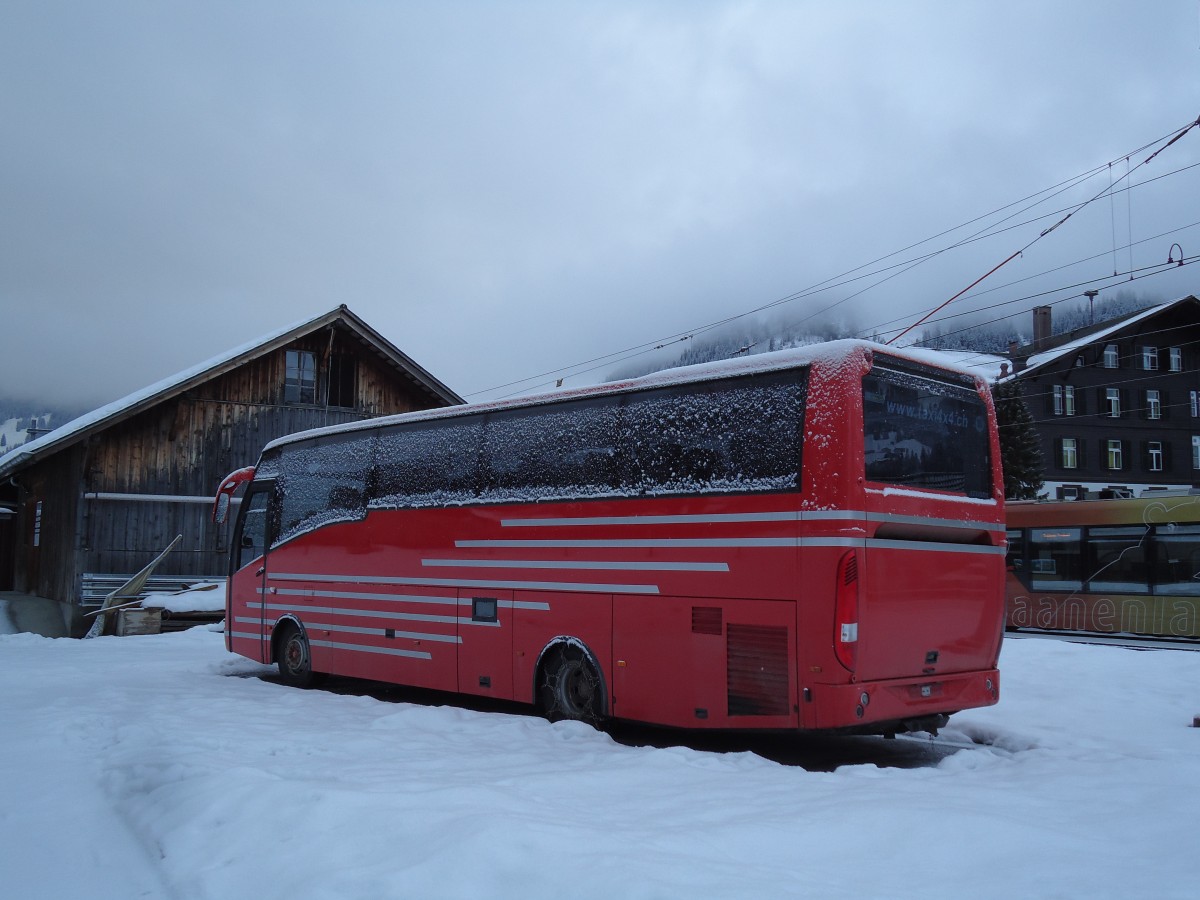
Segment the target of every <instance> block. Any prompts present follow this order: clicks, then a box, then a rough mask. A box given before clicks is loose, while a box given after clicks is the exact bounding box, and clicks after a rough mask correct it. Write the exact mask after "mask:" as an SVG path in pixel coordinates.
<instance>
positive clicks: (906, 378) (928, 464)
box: [863, 365, 992, 498]
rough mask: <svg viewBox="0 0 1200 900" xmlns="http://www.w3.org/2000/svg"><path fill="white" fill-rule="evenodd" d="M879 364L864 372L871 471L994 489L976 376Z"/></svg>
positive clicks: (885, 477)
mask: <svg viewBox="0 0 1200 900" xmlns="http://www.w3.org/2000/svg"><path fill="white" fill-rule="evenodd" d="M953 377H954V376H953V375H949V374H948V375H947V377H946V378H945V379H943V378H935V377H930V376H926V375H925V374H923V373H922V374H917V373H914V372H910V371H905V370H903V369H900V368H898V367H897V368H891V367H887V366H881V365H876V366H875V368H874V369H872V370H871V372H870V374H868V375H867V376H866V377H864V378H863V436H864V454H865V463H866V473H865V474H866V477H867V478H868V479H869V480H871V481H877V482H883V483H887V484H898V485H905V486H909V487H924V488H933V489H936V490H943V491H954V492H957V493H962V494H967V495H968V496H970V497H979V498H987V497H990V496H991V493H992V485H991V443H990V437H989V434H988V419H987V408H986V406H985V405H984V402H983V400H982V398H980V396H979V394H978V393H977V392H976V391H975V388H974V385H973V383H972V384H970V385H968V383H967V382H966V381H965V380H964V381H963V382H962V383H961V384H956V383H953V382H952V381H951V380H950V379H951V378H953Z"/></svg>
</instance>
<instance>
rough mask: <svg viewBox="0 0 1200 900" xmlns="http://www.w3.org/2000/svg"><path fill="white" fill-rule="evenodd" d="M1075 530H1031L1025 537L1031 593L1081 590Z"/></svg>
mask: <svg viewBox="0 0 1200 900" xmlns="http://www.w3.org/2000/svg"><path fill="white" fill-rule="evenodd" d="M1081 531H1082V530H1081V529H1079V528H1034V529H1032V530H1031V531H1030V535H1029V568H1030V573H1029V574H1030V580H1031V584H1032V586H1033V587H1034V588H1035V589H1040V590H1049V591H1077V590H1079V589H1080V588H1082V587H1083V554H1082V552H1081V551H1082V541H1081V540H1080V538H1081V537H1082V534H1081Z"/></svg>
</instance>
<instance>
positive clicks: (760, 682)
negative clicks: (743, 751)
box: [726, 623, 788, 716]
mask: <svg viewBox="0 0 1200 900" xmlns="http://www.w3.org/2000/svg"><path fill="white" fill-rule="evenodd" d="M726 648H727V652H728V657H729V663H728V665H729V668H728V674H727V689H728V693H729V715H731V716H785V715H787V714H788V635H787V629H786V628H776V627H771V626H766V625H734V624H732V623H731V624H730V625H729V627H728V629H727V637H726Z"/></svg>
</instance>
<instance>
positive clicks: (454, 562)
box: [421, 559, 729, 572]
mask: <svg viewBox="0 0 1200 900" xmlns="http://www.w3.org/2000/svg"><path fill="white" fill-rule="evenodd" d="M421 565H423V566H442V567H454V568H458V567H461V568H472V569H608V570H617V571H631V572H728V571H729V563H723V562H602V561H599V560H592V561H584V562H575V561H573V560H550V559H423V560H421Z"/></svg>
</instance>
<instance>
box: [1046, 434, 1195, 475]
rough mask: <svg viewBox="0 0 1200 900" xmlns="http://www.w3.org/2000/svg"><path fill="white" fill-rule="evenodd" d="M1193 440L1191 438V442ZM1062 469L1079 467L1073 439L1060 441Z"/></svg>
mask: <svg viewBox="0 0 1200 900" xmlns="http://www.w3.org/2000/svg"><path fill="white" fill-rule="evenodd" d="M1194 441H1195V439H1194V438H1193V442H1194ZM1062 467H1063V468H1064V469H1076V468H1078V467H1079V448H1078V446H1077V444H1076V441H1075V438H1063V439H1062Z"/></svg>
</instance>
